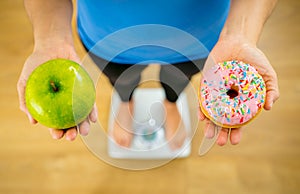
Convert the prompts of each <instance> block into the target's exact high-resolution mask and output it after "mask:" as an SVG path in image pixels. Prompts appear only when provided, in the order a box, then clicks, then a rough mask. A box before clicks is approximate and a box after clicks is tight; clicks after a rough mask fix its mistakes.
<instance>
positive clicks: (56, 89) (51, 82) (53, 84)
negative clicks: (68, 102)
mask: <svg viewBox="0 0 300 194" xmlns="http://www.w3.org/2000/svg"><path fill="white" fill-rule="evenodd" d="M50 85H51V86H52V89H53V91H54V92H57V91H58V88H57V87H56V85H55V83H54V81H50Z"/></svg>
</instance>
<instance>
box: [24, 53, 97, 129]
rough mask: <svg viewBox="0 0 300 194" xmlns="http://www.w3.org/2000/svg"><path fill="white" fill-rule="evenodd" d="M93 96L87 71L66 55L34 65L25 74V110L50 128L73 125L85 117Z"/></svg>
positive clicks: (93, 101) (94, 96) (93, 100)
mask: <svg viewBox="0 0 300 194" xmlns="http://www.w3.org/2000/svg"><path fill="white" fill-rule="evenodd" d="M95 98H96V92H95V86H94V83H93V80H92V79H91V77H90V76H89V74H88V73H87V72H86V71H85V69H84V68H83V67H82V66H81V65H79V64H77V63H75V62H74V61H71V60H67V59H53V60H50V61H47V62H45V63H43V64H41V65H40V66H38V67H37V68H36V69H35V70H34V71H33V72H32V73H31V75H30V76H29V78H28V80H27V84H26V90H25V100H26V106H27V109H28V111H29V113H30V114H31V115H32V117H33V118H34V119H35V120H37V121H38V122H39V123H41V124H43V125H45V126H47V127H50V128H54V129H67V128H70V127H74V126H76V125H78V124H79V123H81V122H82V121H83V120H85V119H86V118H87V116H88V115H89V113H90V112H91V110H92V108H93V106H94V103H95Z"/></svg>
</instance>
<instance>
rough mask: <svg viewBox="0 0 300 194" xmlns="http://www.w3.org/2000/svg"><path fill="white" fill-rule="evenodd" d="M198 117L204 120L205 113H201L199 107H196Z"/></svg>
mask: <svg viewBox="0 0 300 194" xmlns="http://www.w3.org/2000/svg"><path fill="white" fill-rule="evenodd" d="M198 118H199V120H200V121H204V120H205V118H206V117H205V115H204V114H203V112H202V111H201V108H200V107H199V108H198Z"/></svg>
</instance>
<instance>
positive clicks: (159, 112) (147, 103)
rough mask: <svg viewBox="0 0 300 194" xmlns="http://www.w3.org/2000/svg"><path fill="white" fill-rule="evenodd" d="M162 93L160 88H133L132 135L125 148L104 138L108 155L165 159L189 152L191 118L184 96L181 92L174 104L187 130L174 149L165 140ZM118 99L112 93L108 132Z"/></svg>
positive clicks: (181, 156) (118, 102) (117, 96)
mask: <svg viewBox="0 0 300 194" xmlns="http://www.w3.org/2000/svg"><path fill="white" fill-rule="evenodd" d="M164 99H165V94H164V91H163V89H161V88H137V89H136V90H135V92H134V94H133V100H134V102H135V105H134V106H135V107H134V115H133V131H134V137H133V141H132V144H131V146H130V147H129V148H125V147H121V146H119V145H118V144H116V142H115V141H114V140H113V138H112V136H111V135H109V138H108V154H109V156H110V157H111V158H116V159H168V158H176V157H178V158H183V157H188V156H189V155H190V152H191V144H190V143H191V137H190V134H191V121H190V112H189V108H188V107H189V106H188V101H187V96H186V94H185V93H182V94H181V95H180V96H179V98H178V100H177V102H176V104H177V107H178V109H179V111H180V114H181V117H182V122H183V124H184V126H185V129H186V130H187V134H188V135H187V138H186V140H185V142H184V145H183V146H182V147H181V148H180V149H178V150H175V151H173V150H171V149H170V148H169V145H168V142H167V141H166V139H165V131H164V121H165V111H164V107H163V101H164ZM120 102H121V99H120V97H119V95H118V94H117V93H116V92H114V93H113V96H112V101H111V110H110V117H109V125H108V127H109V134H111V131H112V127H113V124H114V120H115V115H117V110H118V106H119V104H120Z"/></svg>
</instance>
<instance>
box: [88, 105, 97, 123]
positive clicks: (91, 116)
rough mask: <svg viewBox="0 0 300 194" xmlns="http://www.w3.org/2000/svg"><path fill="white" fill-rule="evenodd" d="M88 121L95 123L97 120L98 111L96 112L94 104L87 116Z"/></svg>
mask: <svg viewBox="0 0 300 194" xmlns="http://www.w3.org/2000/svg"><path fill="white" fill-rule="evenodd" d="M89 119H90V120H91V121H92V122H93V123H95V122H97V119H98V110H97V106H96V104H94V107H93V109H92V112H91V113H90V115H89Z"/></svg>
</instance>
